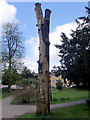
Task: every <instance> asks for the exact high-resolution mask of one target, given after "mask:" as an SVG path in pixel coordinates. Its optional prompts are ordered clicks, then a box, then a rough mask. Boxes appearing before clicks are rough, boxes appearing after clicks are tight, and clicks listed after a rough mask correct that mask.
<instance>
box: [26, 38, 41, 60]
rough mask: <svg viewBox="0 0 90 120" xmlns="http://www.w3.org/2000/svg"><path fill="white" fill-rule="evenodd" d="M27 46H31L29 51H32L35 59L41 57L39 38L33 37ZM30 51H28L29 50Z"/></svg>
mask: <svg viewBox="0 0 90 120" xmlns="http://www.w3.org/2000/svg"><path fill="white" fill-rule="evenodd" d="M25 45H26V46H27V45H30V47H29V49H32V54H33V58H37V59H38V56H39V50H38V47H39V38H38V37H31V38H30V39H29V40H26V42H25ZM29 49H28V50H29Z"/></svg>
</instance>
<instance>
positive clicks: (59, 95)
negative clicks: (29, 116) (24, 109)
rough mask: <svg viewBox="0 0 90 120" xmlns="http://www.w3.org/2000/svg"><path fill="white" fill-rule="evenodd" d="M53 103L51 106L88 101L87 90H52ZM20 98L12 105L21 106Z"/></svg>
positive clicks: (13, 101)
mask: <svg viewBox="0 0 90 120" xmlns="http://www.w3.org/2000/svg"><path fill="white" fill-rule="evenodd" d="M51 94H52V101H51V102H50V103H51V104H55V103H65V102H71V101H77V100H83V99H88V91H87V90H79V89H76V88H63V89H62V90H57V89H54V88H52V89H51ZM20 100H21V99H20V98H19V99H18V100H17V99H14V100H12V102H11V104H20Z"/></svg>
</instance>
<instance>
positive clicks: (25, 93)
mask: <svg viewBox="0 0 90 120" xmlns="http://www.w3.org/2000/svg"><path fill="white" fill-rule="evenodd" d="M36 95H37V90H36V89H35V88H31V87H26V88H24V89H17V90H15V92H14V95H13V97H14V98H15V99H21V103H29V102H35V99H34V98H36Z"/></svg>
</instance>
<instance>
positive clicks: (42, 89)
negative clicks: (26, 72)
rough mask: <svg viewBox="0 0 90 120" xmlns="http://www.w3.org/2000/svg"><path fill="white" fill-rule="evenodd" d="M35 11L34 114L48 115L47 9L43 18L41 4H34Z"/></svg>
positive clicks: (48, 17)
mask: <svg viewBox="0 0 90 120" xmlns="http://www.w3.org/2000/svg"><path fill="white" fill-rule="evenodd" d="M35 12H36V18H37V25H36V26H37V27H38V34H39V61H38V66H39V67H38V73H39V75H38V82H39V86H38V102H37V108H36V114H40V115H41V114H44V115H48V113H49V112H50V103H49V45H50V42H49V22H50V13H51V11H50V10H49V9H46V10H45V18H44V19H43V14H42V10H41V4H40V3H36V4H35Z"/></svg>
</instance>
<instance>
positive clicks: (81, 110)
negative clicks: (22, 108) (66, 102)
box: [17, 103, 90, 120]
mask: <svg viewBox="0 0 90 120" xmlns="http://www.w3.org/2000/svg"><path fill="white" fill-rule="evenodd" d="M89 110H90V108H89V107H88V105H87V103H86V104H80V105H75V106H70V107H63V108H58V109H54V110H51V112H50V114H49V115H48V116H47V117H45V116H38V115H36V114H26V115H23V116H20V117H18V118H21V119H22V118H88V111H89ZM17 120H19V119H17Z"/></svg>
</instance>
